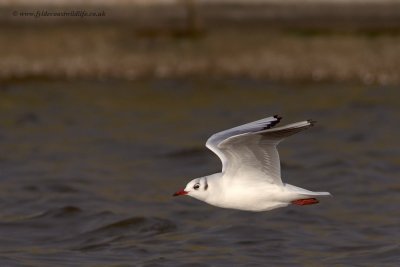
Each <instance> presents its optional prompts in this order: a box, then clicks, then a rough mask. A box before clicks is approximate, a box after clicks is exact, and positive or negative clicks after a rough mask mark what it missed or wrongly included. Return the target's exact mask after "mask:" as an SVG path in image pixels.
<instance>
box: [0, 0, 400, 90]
mask: <svg viewBox="0 0 400 267" xmlns="http://www.w3.org/2000/svg"><path fill="white" fill-rule="evenodd" d="M179 3H181V4H152V5H140V4H139V5H132V4H127V3H124V4H121V5H116V6H111V5H96V6H94V5H85V6H82V5H79V6H71V5H66V6H63V5H61V6H54V5H35V6H32V5H23V4H21V5H14V6H11V5H7V6H4V5H3V6H1V8H0V30H1V31H2V33H3V34H2V35H0V56H1V58H2V61H1V62H0V80H2V81H5V80H15V79H17V80H18V79H27V78H32V77H34V78H36V77H39V78H45V79H47V78H48V79H54V78H57V79H58V78H61V79H93V78H94V79H97V78H118V79H129V80H132V79H141V78H148V77H150V78H181V77H192V76H196V77H212V76H215V77H232V76H234V77H238V76H239V77H250V78H262V79H271V80H277V81H306V82H307V81H310V82H314V81H334V82H347V81H351V82H353V81H355V82H361V83H368V84H369V83H378V84H399V83H400V66H399V64H398V62H400V46H399V44H400V2H398V1H384V2H374V1H372V2H368V3H360V2H357V1H356V2H329V1H328V2H316V1H307V2H304V3H301V4H298V3H295V2H292V1H289V2H268V3H252V4H246V5H244V4H242V3H221V2H219V3H210V2H204V3H201V4H199V3H196V4H194V3H193V2H191V1H187V2H184V1H182V2H179ZM77 10H78V11H82V10H84V11H87V12H92V11H93V12H104V14H105V16H102V17H68V16H42V17H40V18H35V17H33V16H29V15H27V16H22V15H19V14H20V13H16V14H17V15H13V12H31V13H35V12H42V11H46V12H50V13H52V12H53V13H54V12H60V11H62V12H69V11H77Z"/></svg>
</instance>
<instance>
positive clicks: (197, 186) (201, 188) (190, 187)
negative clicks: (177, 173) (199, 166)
mask: <svg viewBox="0 0 400 267" xmlns="http://www.w3.org/2000/svg"><path fill="white" fill-rule="evenodd" d="M207 190H208V182H207V178H206V177H201V178H196V179H193V180H192V181H190V182H189V183H188V184H187V185H186V187H185V189H182V190H179V191H177V192H176V193H175V194H173V196H174V197H176V196H183V195H188V196H191V197H194V198H197V199H200V200H204V199H205V198H206V196H207V194H208V191H207Z"/></svg>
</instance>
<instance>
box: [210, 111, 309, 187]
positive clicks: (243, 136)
mask: <svg viewBox="0 0 400 267" xmlns="http://www.w3.org/2000/svg"><path fill="white" fill-rule="evenodd" d="M280 120H281V117H279V116H273V117H268V118H265V119H262V120H258V121H255V122H251V123H248V124H244V125H241V126H238V127H235V128H232V129H229V130H226V131H222V132H219V133H216V134H214V135H213V136H211V137H210V138H209V139H208V140H207V143H206V146H207V147H208V148H209V149H211V150H212V151H213V152H214V153H215V154H217V155H218V157H219V158H220V159H221V161H222V172H223V173H224V174H225V175H224V177H230V178H233V177H250V179H261V180H265V181H267V182H269V183H275V184H278V185H282V180H281V168H280V160H279V154H278V150H277V149H276V146H277V145H278V144H279V142H280V141H282V140H283V139H284V138H286V137H288V136H290V135H293V134H295V133H298V132H300V131H302V130H304V129H307V128H309V127H310V126H312V125H313V122H312V121H302V122H297V123H292V124H289V125H286V126H282V127H277V128H272V127H273V126H275V125H276V124H277V123H278V122H279V121H280ZM227 179H229V178H227Z"/></svg>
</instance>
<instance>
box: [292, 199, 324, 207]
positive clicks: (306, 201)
mask: <svg viewBox="0 0 400 267" xmlns="http://www.w3.org/2000/svg"><path fill="white" fill-rule="evenodd" d="M318 202H319V201H318V200H317V199H316V198H303V199H298V200H294V201H292V204H295V205H299V206H304V205H312V204H317V203H318Z"/></svg>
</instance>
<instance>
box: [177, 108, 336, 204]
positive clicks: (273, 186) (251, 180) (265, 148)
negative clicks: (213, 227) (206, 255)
mask: <svg viewBox="0 0 400 267" xmlns="http://www.w3.org/2000/svg"><path fill="white" fill-rule="evenodd" d="M280 119H281V118H280V117H278V116H273V117H268V118H265V119H262V120H259V121H255V122H252V123H248V124H245V125H242V126H238V127H235V128H232V129H229V130H226V131H222V132H219V133H216V134H214V135H212V136H211V137H210V138H209V139H208V141H207V144H206V146H207V147H208V148H210V149H211V150H212V151H213V152H215V154H217V155H218V156H219V157H220V159H221V161H222V172H220V173H215V174H212V175H208V176H204V177H200V178H196V179H193V180H192V181H190V182H189V183H188V184H187V186H186V187H185V189H184V190H181V191H178V192H176V193H175V194H174V196H177V195H189V196H191V197H194V198H196V199H199V200H201V201H204V202H206V203H208V204H211V205H214V206H217V207H222V208H230V209H239V210H248V211H266V210H272V209H275V208H280V207H285V206H287V205H289V204H297V205H309V204H316V203H318V201H317V200H316V199H315V198H314V197H315V196H327V195H330V194H329V193H328V192H312V191H309V190H306V189H303V188H300V187H296V186H293V185H290V184H285V183H283V182H282V180H281V175H280V160H279V154H278V151H277V149H276V146H277V145H278V144H279V142H281V141H282V140H283V139H284V138H285V137H288V136H290V135H292V134H295V133H297V132H300V131H302V130H304V129H307V128H309V127H310V126H312V124H313V122H311V121H303V122H298V123H293V124H289V125H287V126H283V127H277V128H272V127H273V126H274V125H276V124H277V123H278V122H279V121H280Z"/></svg>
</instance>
